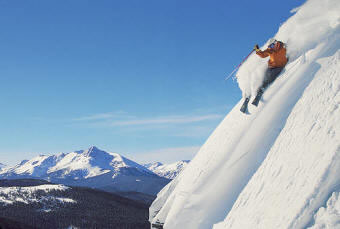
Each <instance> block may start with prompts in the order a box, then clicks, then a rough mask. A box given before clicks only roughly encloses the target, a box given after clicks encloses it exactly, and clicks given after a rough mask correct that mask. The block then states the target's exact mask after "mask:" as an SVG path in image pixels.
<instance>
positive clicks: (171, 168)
mask: <svg viewBox="0 0 340 229" xmlns="http://www.w3.org/2000/svg"><path fill="white" fill-rule="evenodd" d="M189 162H190V161H189V160H182V161H178V162H175V163H172V164H162V163H161V162H155V163H149V164H144V166H145V167H146V168H148V169H149V170H151V171H152V172H154V173H156V174H157V175H159V176H161V177H165V178H168V179H174V178H175V177H177V176H178V175H179V173H180V172H182V171H183V170H184V169H185V167H186V166H187V165H188V164H189Z"/></svg>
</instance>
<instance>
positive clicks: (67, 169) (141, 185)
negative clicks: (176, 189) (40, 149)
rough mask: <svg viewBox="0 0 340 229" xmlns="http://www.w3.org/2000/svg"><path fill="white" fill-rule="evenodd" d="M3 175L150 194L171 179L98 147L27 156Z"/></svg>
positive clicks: (3, 171)
mask: <svg viewBox="0 0 340 229" xmlns="http://www.w3.org/2000/svg"><path fill="white" fill-rule="evenodd" d="M0 178H6V179H15V178H41V179H45V180H49V181H52V182H54V183H60V184H66V185H76V186H86V187H93V188H100V189H104V190H107V191H114V192H116V191H119V192H141V193H146V194H150V195H155V194H156V193H157V192H158V191H159V190H160V189H161V188H162V187H164V185H166V184H167V183H168V182H169V180H168V179H165V178H161V177H159V176H158V175H156V174H154V173H153V172H151V171H150V170H148V169H146V168H145V167H144V166H142V165H139V164H137V163H135V162H133V161H131V160H129V159H127V158H125V157H122V156H121V155H119V154H117V153H110V152H105V151H103V150H100V149H98V148H96V147H90V148H89V149H88V150H81V151H76V152H71V153H67V154H58V155H52V156H44V155H41V156H38V157H35V158H33V159H31V160H25V161H22V162H21V163H20V164H18V165H16V166H13V167H7V168H4V169H3V170H0Z"/></svg>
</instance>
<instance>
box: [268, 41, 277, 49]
mask: <svg viewBox="0 0 340 229" xmlns="http://www.w3.org/2000/svg"><path fill="white" fill-rule="evenodd" d="M275 44H276V41H274V42H273V43H271V44H270V45H269V46H268V48H270V49H273V48H274V47H275Z"/></svg>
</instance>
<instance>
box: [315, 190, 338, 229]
mask: <svg viewBox="0 0 340 229" xmlns="http://www.w3.org/2000/svg"><path fill="white" fill-rule="evenodd" d="M324 228H334V229H338V228H340V192H333V193H332V195H331V197H330V198H329V199H328V201H327V205H326V206H325V207H321V208H320V209H319V210H318V212H317V213H316V214H315V215H314V225H313V226H311V227H308V229H324Z"/></svg>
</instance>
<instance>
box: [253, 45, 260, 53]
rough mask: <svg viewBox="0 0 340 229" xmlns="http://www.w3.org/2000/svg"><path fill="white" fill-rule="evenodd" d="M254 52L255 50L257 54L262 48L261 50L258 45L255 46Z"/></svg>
mask: <svg viewBox="0 0 340 229" xmlns="http://www.w3.org/2000/svg"><path fill="white" fill-rule="evenodd" d="M254 50H255V51H256V52H258V51H261V50H260V48H259V45H257V44H256V45H255V46H254Z"/></svg>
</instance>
